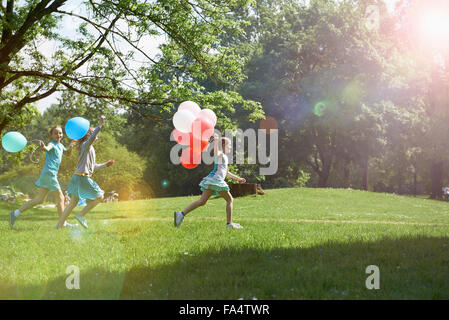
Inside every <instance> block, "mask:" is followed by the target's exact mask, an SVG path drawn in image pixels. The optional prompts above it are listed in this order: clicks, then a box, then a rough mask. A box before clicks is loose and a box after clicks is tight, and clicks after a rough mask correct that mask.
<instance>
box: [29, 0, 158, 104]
mask: <svg viewBox="0 0 449 320" xmlns="http://www.w3.org/2000/svg"><path fill="white" fill-rule="evenodd" d="M61 10H63V11H67V12H73V13H75V14H78V15H85V14H86V12H85V10H84V7H83V5H82V3H80V1H78V0H70V1H68V2H67V3H66V4H65V5H64V6H62V7H61ZM80 23H81V19H79V18H76V17H71V16H67V15H66V16H64V18H63V20H62V22H61V27H60V30H59V32H60V34H61V35H63V36H66V37H70V38H71V39H76V37H77V32H76V30H77V28H78V26H79V25H80ZM119 28H120V26H119ZM121 30H124V28H123V29H121ZM164 42H165V37H164V36H159V37H157V36H152V37H150V36H148V37H145V38H142V39H141V40H140V42H139V48H140V49H141V50H142V51H144V52H145V53H146V54H147V55H148V56H150V57H155V56H156V55H157V54H158V53H159V52H160V51H159V49H158V47H159V45H160V44H162V43H164ZM119 47H120V48H121V49H123V50H128V49H131V47H130V46H129V45H128V44H127V43H126V42H125V41H124V40H123V41H122V43H121V44H119ZM38 48H39V51H40V52H41V53H42V54H44V55H45V56H46V57H47V58H50V57H51V56H52V55H53V53H54V52H55V51H56V49H57V48H58V43H57V42H56V41H49V40H45V41H41V42H40V43H39V46H38ZM135 60H136V61H145V60H146V58H145V57H144V56H143V55H142V54H141V53H139V52H136V53H135ZM140 65H141V64H140V63H137V62H136V63H135V65H134V66H133V65H130V68H131V69H133V68H138V67H139V66H140ZM81 71H82V70H81ZM60 96H61V94H60V93H59V92H56V93H53V94H52V95H50V96H49V97H47V98H45V99H41V100H39V101H37V102H36V105H37V108H38V110H39V112H40V113H43V112H44V111H45V110H46V109H47V108H48V107H50V106H51V105H52V104H55V103H57V102H58V98H59V97H60Z"/></svg>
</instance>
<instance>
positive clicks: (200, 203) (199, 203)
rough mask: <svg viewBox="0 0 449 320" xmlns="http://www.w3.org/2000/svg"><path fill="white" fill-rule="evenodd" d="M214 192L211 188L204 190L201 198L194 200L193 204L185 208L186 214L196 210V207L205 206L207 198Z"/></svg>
mask: <svg viewBox="0 0 449 320" xmlns="http://www.w3.org/2000/svg"><path fill="white" fill-rule="evenodd" d="M213 193H214V192H213V191H212V190H209V189H206V190H204V191H203V194H202V195H201V198H200V199H199V200H196V201H194V202H192V203H191V204H189V205H188V206H187V208H185V209H184V215H186V214H187V213H189V212H190V211H193V210H195V209H196V208H198V207H200V206H204V205H205V204H206V202H207V200H208V199H209V198H210V196H211V195H212V194H213Z"/></svg>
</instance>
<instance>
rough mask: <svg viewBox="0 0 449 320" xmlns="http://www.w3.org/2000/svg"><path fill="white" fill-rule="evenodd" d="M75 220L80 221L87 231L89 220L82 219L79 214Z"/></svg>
mask: <svg viewBox="0 0 449 320" xmlns="http://www.w3.org/2000/svg"><path fill="white" fill-rule="evenodd" d="M75 218H76V220H78V221H79V222H80V223H81V225H82V226H83V227H84V228H86V229H87V220H86V218H83V217H81V215H80V214H79V213H78V214H76V215H75Z"/></svg>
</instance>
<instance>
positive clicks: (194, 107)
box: [178, 101, 201, 117]
mask: <svg viewBox="0 0 449 320" xmlns="http://www.w3.org/2000/svg"><path fill="white" fill-rule="evenodd" d="M180 110H188V111H190V112H192V114H193V115H194V116H195V117H196V116H198V113H199V112H200V111H201V108H200V106H199V105H198V104H197V103H195V102H193V101H184V102H182V103H181V104H180V105H179V107H178V111H180Z"/></svg>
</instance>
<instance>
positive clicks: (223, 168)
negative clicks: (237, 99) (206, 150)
mask: <svg viewBox="0 0 449 320" xmlns="http://www.w3.org/2000/svg"><path fill="white" fill-rule="evenodd" d="M219 141H220V142H221V150H218V143H219ZM230 151H231V140H229V139H228V138H224V137H222V138H221V139H218V134H214V169H213V170H212V171H211V172H210V173H209V175H208V176H206V177H205V178H204V179H203V180H201V182H200V187H201V191H203V194H202V195H201V198H200V199H199V200H197V201H194V202H192V203H191V204H190V205H189V206H187V208H185V209H184V211H175V214H174V223H175V227H179V226H180V225H181V223H182V221H183V219H184V217H185V216H186V215H187V214H188V213H189V212H191V211H193V210H195V209H196V208H198V207H200V206H203V205H205V204H206V202H207V200H208V199H209V197H210V196H211V195H212V194H216V195H220V196H222V197H223V198H224V199H225V200H226V220H227V224H226V228H233V229H241V228H243V227H242V226H241V225H240V224H238V223H235V222H232V203H233V198H232V195H231V193H230V192H229V186H228V185H227V184H226V182H225V181H224V179H225V177H229V178H231V179H235V180H237V181H238V182H240V183H245V182H246V180H245V178H240V177H238V176H236V175H235V174H232V173H230V172H228V163H229V162H228V157H227V156H226V153H229V152H230Z"/></svg>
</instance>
